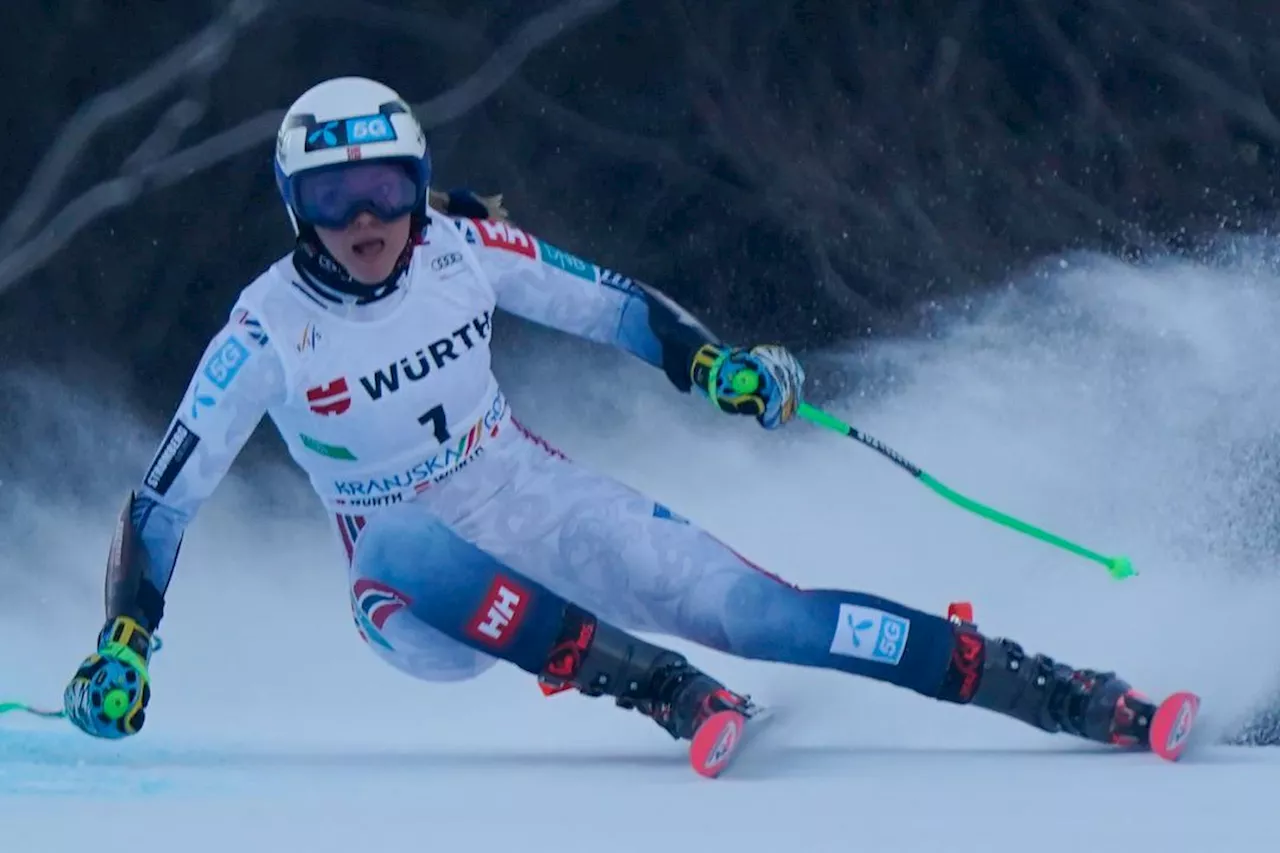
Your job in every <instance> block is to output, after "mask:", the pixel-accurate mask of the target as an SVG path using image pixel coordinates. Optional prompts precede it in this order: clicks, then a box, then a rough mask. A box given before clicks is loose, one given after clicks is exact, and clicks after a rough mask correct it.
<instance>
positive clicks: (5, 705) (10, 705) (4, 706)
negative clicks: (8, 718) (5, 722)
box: [0, 702, 67, 720]
mask: <svg viewBox="0 0 1280 853" xmlns="http://www.w3.org/2000/svg"><path fill="white" fill-rule="evenodd" d="M10 711H24V712H26V713H28V714H33V715H35V716H37V717H44V718H45V719H48V720H60V719H62V718H63V717H65V716H66V715H67V712H66V711H61V710H59V711H49V710H46V709H44V708H34V707H32V706H31V705H26V704H23V703H22V702H0V714H8V713H9V712H10Z"/></svg>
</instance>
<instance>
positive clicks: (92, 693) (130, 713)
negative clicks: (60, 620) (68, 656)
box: [62, 616, 151, 739]
mask: <svg viewBox="0 0 1280 853" xmlns="http://www.w3.org/2000/svg"><path fill="white" fill-rule="evenodd" d="M150 659H151V634H150V633H149V632H148V631H147V630H146V629H145V628H143V627H142V626H141V625H139V624H138V623H137V622H136V621H134V620H133V619H130V618H129V617H127V616H117V617H115V618H114V619H110V620H108V621H107V624H106V625H105V626H104V627H103V629H102V632H101V633H100V634H99V635H98V651H97V653H96V654H92V655H89V657H87V658H85V660H84V663H82V664H80V668H79V669H78V670H76V674H75V675H74V676H72V678H71V683H70V684H68V685H67V689H66V690H65V691H64V692H63V694H62V707H63V709H64V710H66V712H67V719H69V720H71V722H73V723H74V724H75V725H76V727H77V728H79V729H80V730H81V731H83V732H85V733H87V734H91V735H93V736H94V737H100V738H109V739H115V738H122V737H128V736H129V735H134V734H137V733H138V731H139V730H140V729H141V728H142V724H143V722H144V721H145V720H146V711H145V709H146V707H147V703H148V702H150V701H151V676H150V674H149V673H148V672H147V663H148V661H149V660H150Z"/></svg>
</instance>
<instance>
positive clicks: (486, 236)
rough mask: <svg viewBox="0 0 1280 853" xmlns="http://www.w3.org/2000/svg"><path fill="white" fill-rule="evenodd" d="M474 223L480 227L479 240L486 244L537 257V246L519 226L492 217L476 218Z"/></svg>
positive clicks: (529, 256) (527, 256)
mask: <svg viewBox="0 0 1280 853" xmlns="http://www.w3.org/2000/svg"><path fill="white" fill-rule="evenodd" d="M475 224H476V226H477V227H478V228H479V229H480V242H482V243H484V244H485V245H486V246H492V247H493V248H495V249H503V250H505V251H508V252H515V253H516V254H517V255H524V256H525V257H526V258H534V259H536V258H537V257H538V249H537V247H536V246H535V245H534V243H533V241H532V240H530V239H529V235H528V234H526V233H524V232H523V231H521V230H520V229H519V228H516V227H514V226H511V225H508V224H507V223H505V222H502V221H500V220H494V219H477V220H475Z"/></svg>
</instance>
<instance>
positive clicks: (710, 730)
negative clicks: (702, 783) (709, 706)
mask: <svg viewBox="0 0 1280 853" xmlns="http://www.w3.org/2000/svg"><path fill="white" fill-rule="evenodd" d="M746 725H747V718H746V717H745V716H744V715H743V714H741V713H739V712H737V711H719V712H717V713H715V714H712V715H711V716H710V717H708V718H707V719H706V720H705V721H704V722H703V723H702V725H700V726H698V730H697V731H696V732H694V733H693V743H692V744H690V745H689V762H690V763H691V764H692V765H693V769H694V771H695V772H697V773H698V774H699V775H701V776H705V777H707V778H708V779H714V778H716V777H717V776H719V775H720V774H721V773H723V772H724V770H725V768H727V767H728V766H729V763H730V761H732V760H733V754H734V753H735V752H736V751H737V750H738V744H740V743H741V742H742V733H743V731H745V729H746Z"/></svg>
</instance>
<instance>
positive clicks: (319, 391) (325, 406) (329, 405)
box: [307, 376, 351, 416]
mask: <svg viewBox="0 0 1280 853" xmlns="http://www.w3.org/2000/svg"><path fill="white" fill-rule="evenodd" d="M307 405H308V406H309V407H310V408H311V411H313V412H315V413H316V414H317V415H326V416H327V415H340V414H342V413H343V412H345V411H346V410H347V409H349V408H351V391H350V390H349V389H348V388H347V380H346V379H345V378H343V377H341V376H339V377H338V378H337V379H335V380H333V381H332V382H329V383H328V384H325V385H317V386H316V387H314V388H308V389H307Z"/></svg>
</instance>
